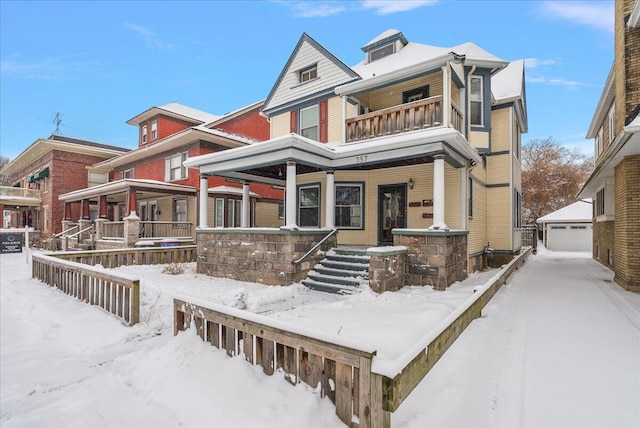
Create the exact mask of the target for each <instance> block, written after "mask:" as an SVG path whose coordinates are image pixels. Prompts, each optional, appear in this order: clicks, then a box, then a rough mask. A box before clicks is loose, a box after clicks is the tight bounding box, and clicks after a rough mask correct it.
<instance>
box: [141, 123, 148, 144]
mask: <svg viewBox="0 0 640 428" xmlns="http://www.w3.org/2000/svg"><path fill="white" fill-rule="evenodd" d="M146 142H147V125H142V144H144V143H146Z"/></svg>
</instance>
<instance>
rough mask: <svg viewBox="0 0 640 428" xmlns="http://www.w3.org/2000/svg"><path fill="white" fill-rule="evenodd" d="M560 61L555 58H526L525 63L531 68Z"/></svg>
mask: <svg viewBox="0 0 640 428" xmlns="http://www.w3.org/2000/svg"><path fill="white" fill-rule="evenodd" d="M558 63H559V61H556V60H555V59H540V58H526V59H525V60H524V65H525V66H526V68H527V69H529V70H531V69H533V68H539V67H546V66H549V65H556V64H558Z"/></svg>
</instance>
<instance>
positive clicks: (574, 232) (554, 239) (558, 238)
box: [547, 223, 593, 251]
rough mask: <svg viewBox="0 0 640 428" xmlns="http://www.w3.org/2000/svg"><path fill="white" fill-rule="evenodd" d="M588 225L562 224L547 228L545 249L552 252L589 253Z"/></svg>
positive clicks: (589, 231) (590, 239)
mask: <svg viewBox="0 0 640 428" xmlns="http://www.w3.org/2000/svg"><path fill="white" fill-rule="evenodd" d="M591 236H592V230H591V224H590V223H575V224H573V223H563V224H549V225H548V226H547V248H548V249H550V250H553V251H591V243H592V242H593V241H592V238H591Z"/></svg>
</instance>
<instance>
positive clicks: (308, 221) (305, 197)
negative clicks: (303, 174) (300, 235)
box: [298, 184, 320, 227]
mask: <svg viewBox="0 0 640 428" xmlns="http://www.w3.org/2000/svg"><path fill="white" fill-rule="evenodd" d="M298 201H300V206H299V207H298V224H299V226H302V227H320V186H319V185H317V184H315V185H311V186H300V188H299V189H298Z"/></svg>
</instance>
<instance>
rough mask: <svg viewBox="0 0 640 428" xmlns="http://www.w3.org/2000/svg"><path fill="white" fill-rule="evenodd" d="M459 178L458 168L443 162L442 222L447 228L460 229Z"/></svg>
mask: <svg viewBox="0 0 640 428" xmlns="http://www.w3.org/2000/svg"><path fill="white" fill-rule="evenodd" d="M460 178H461V177H460V170H459V169H457V168H454V167H452V166H451V165H449V164H447V163H445V168H444V184H445V192H444V193H445V197H444V222H445V223H446V224H447V226H449V229H460V204H461V203H462V200H461V195H460V187H461V183H460ZM429 221H431V219H429Z"/></svg>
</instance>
